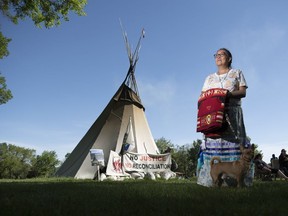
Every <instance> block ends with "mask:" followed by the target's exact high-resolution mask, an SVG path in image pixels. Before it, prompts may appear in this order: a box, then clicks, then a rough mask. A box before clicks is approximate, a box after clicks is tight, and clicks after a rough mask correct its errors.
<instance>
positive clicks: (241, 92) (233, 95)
mask: <svg viewBox="0 0 288 216" xmlns="http://www.w3.org/2000/svg"><path fill="white" fill-rule="evenodd" d="M227 96H228V97H229V98H244V97H246V86H240V87H239V90H236V91H233V92H228V93H227Z"/></svg>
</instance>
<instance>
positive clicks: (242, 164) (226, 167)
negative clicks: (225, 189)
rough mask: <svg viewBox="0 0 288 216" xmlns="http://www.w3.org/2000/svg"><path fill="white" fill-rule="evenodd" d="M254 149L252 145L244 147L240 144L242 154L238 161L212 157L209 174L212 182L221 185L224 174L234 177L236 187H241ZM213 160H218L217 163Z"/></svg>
mask: <svg viewBox="0 0 288 216" xmlns="http://www.w3.org/2000/svg"><path fill="white" fill-rule="evenodd" d="M254 150H255V146H254V145H252V146H251V147H250V148H246V149H245V148H243V147H242V145H240V151H241V153H242V154H241V156H240V160H239V161H233V162H221V159H220V158H219V157H213V158H212V159H211V162H210V165H211V171H210V175H211V177H212V180H213V184H214V185H215V186H216V185H218V186H219V187H221V185H222V183H223V179H222V176H223V175H224V174H225V175H226V176H229V177H232V178H235V179H236V181H237V187H243V186H244V178H245V175H246V173H247V171H248V170H249V167H250V164H251V161H252V159H253V157H254ZM215 161H218V163H215Z"/></svg>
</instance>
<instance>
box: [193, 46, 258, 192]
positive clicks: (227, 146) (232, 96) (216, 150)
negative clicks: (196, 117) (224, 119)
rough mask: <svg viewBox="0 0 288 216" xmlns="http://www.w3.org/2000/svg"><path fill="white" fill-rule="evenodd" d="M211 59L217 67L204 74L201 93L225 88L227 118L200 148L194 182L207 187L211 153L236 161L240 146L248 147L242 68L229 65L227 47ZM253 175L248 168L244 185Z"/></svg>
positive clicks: (209, 185) (226, 159)
mask: <svg viewBox="0 0 288 216" xmlns="http://www.w3.org/2000/svg"><path fill="white" fill-rule="evenodd" d="M214 60H215V64H216V67H217V70H216V72H214V73H212V74H210V75H208V76H207V77H206V79H205V82H204V85H203V87H202V93H203V92H205V91H207V90H209V89H213V88H221V89H225V90H227V96H226V98H228V102H227V103H226V108H225V111H226V113H227V114H228V117H229V126H228V127H227V128H226V129H225V131H223V132H222V133H221V134H220V137H217V138H211V137H208V136H207V135H204V140H205V147H206V148H205V149H204V150H203V161H204V164H203V165H202V167H201V169H200V171H199V174H198V179H197V184H199V185H203V186H207V187H211V186H213V183H212V178H211V176H210V160H211V158H212V157H213V156H218V157H220V159H221V161H236V160H239V158H240V155H241V152H240V145H242V146H243V147H246V148H247V147H249V146H250V142H249V140H248V139H247V136H246V131H245V125H244V120H243V112H242V108H241V99H242V98H244V97H245V96H246V89H247V88H248V85H247V82H246V80H245V77H244V74H243V72H242V71H241V70H239V69H234V68H232V54H231V52H230V51H229V50H228V49H226V48H221V49H219V50H217V52H216V53H215V54H214ZM251 167H252V163H251ZM248 175H249V177H248ZM252 175H253V169H252V168H250V170H249V174H247V178H246V179H249V180H247V181H246V180H245V181H246V183H245V184H246V185H247V186H250V185H252V179H253V178H252ZM224 180H225V179H224ZM248 181H250V182H248Z"/></svg>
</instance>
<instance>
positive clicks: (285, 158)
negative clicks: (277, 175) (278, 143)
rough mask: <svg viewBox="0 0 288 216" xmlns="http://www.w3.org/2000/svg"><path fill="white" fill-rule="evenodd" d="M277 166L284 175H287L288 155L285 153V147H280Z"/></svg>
mask: <svg viewBox="0 0 288 216" xmlns="http://www.w3.org/2000/svg"><path fill="white" fill-rule="evenodd" d="M279 166H280V170H282V171H283V172H284V173H285V175H288V155H287V154H286V150H285V149H282V150H281V154H280V155H279Z"/></svg>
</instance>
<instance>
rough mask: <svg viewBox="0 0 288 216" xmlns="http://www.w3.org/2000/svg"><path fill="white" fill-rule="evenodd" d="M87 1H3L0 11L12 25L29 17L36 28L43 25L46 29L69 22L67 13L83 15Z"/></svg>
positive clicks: (0, 3) (0, 4)
mask: <svg viewBox="0 0 288 216" xmlns="http://www.w3.org/2000/svg"><path fill="white" fill-rule="evenodd" d="M86 4H87V0H57V1H56V0H38V1H27V0H3V1H0V11H1V12H2V14H3V15H5V16H6V17H8V18H9V19H10V20H11V21H12V22H13V23H15V24H17V23H18V21H19V19H25V18H26V17H29V18H31V19H32V21H33V22H34V23H35V25H36V26H41V24H42V23H43V24H44V25H45V27H46V28H50V27H52V26H54V25H60V20H61V18H63V19H64V20H65V21H68V20H69V17H68V13H69V11H74V12H75V13H76V14H78V15H81V16H83V15H85V12H84V11H83V9H84V7H85V5H86Z"/></svg>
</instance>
